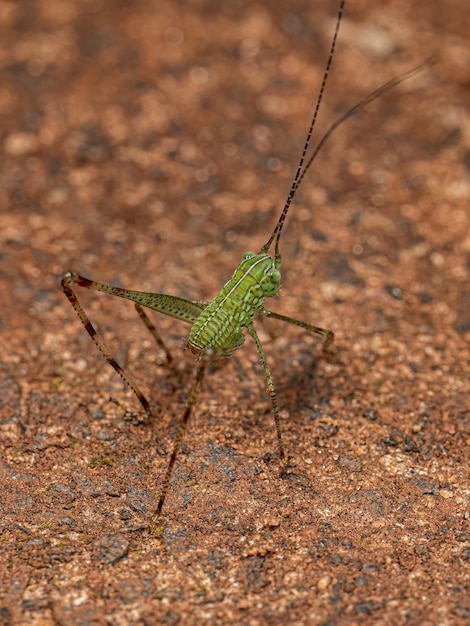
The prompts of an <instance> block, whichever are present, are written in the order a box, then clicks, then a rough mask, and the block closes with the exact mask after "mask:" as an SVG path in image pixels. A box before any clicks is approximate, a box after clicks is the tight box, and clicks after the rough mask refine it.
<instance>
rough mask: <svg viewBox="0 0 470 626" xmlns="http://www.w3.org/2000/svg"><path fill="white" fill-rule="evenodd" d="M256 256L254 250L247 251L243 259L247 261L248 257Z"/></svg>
mask: <svg viewBox="0 0 470 626" xmlns="http://www.w3.org/2000/svg"><path fill="white" fill-rule="evenodd" d="M254 256H255V253H254V252H245V254H244V255H243V260H244V261H246V260H247V259H252V258H253V257H254Z"/></svg>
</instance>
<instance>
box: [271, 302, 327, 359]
mask: <svg viewBox="0 0 470 626" xmlns="http://www.w3.org/2000/svg"><path fill="white" fill-rule="evenodd" d="M259 314H260V315H262V316H263V317H272V318H274V319H276V320H281V322H287V323H288V324H294V326H300V328H303V329H304V330H308V331H309V332H311V333H316V334H317V335H321V336H322V337H323V352H326V353H327V354H335V353H336V352H337V348H335V346H333V342H334V340H335V335H334V333H333V331H332V330H327V329H326V328H320V327H319V326H313V325H312V324H307V322H302V321H301V320H297V319H295V318H294V317H288V316H287V315H281V314H280V313H274V312H273V311H267V310H266V309H261V311H259Z"/></svg>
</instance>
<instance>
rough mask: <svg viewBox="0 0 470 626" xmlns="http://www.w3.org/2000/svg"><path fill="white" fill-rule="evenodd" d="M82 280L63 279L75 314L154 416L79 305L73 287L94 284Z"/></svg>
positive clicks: (69, 277)
mask: <svg viewBox="0 0 470 626" xmlns="http://www.w3.org/2000/svg"><path fill="white" fill-rule="evenodd" d="M80 279H81V277H80V276H79V275H78V274H72V273H70V272H68V273H67V274H65V275H64V277H63V278H62V289H63V290H64V293H65V295H66V296H67V298H68V299H69V301H70V304H71V305H72V306H73V308H74V309H75V312H76V313H77V315H78V317H79V318H80V320H81V322H82V324H83V326H84V327H85V329H86V331H87V333H88V334H89V335H90V337H91V338H92V339H93V341H94V343H95V345H96V346H97V348H98V350H99V351H100V352H101V354H102V355H103V356H104V357H105V359H106V360H107V361H108V363H109V364H110V365H111V367H112V368H113V369H114V370H116V372H117V373H118V374H119V376H121V378H122V379H123V380H124V382H125V383H126V384H127V385H128V386H129V387H130V388H131V389H132V391H133V392H134V393H135V395H136V396H137V398H138V399H139V402H140V403H141V405H142V406H143V408H144V411H145V413H146V415H147V416H151V415H152V411H151V408H150V404H149V402H148V400H147V398H146V397H145V396H144V394H143V393H142V392H141V390H140V389H139V386H138V385H137V383H136V382H135V381H134V379H133V378H132V376H131V375H130V374H128V373H127V372H126V371H125V370H124V369H123V368H122V367H121V366H120V365H119V363H118V362H117V361H116V359H115V358H114V357H113V355H112V354H111V352H110V351H109V350H108V348H107V347H106V345H105V344H104V342H103V341H102V339H101V338H100V336H99V335H98V333H97V332H96V330H95V329H94V327H93V325H92V323H91V322H90V320H89V318H88V316H87V314H86V313H85V311H84V310H83V308H82V306H81V305H80V303H79V301H78V299H77V296H76V295H75V293H74V292H73V290H72V287H71V285H74V284H77V285H80V286H81V287H88V283H89V282H92V281H89V280H88V279H84V281H83V282H82V281H81V280H80ZM85 281H86V282H85Z"/></svg>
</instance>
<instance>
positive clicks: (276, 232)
mask: <svg viewBox="0 0 470 626" xmlns="http://www.w3.org/2000/svg"><path fill="white" fill-rule="evenodd" d="M345 2H346V0H341V3H340V5H339V9H338V16H337V18H336V26H335V31H334V34H333V39H332V40H331V46H330V53H329V55H328V60H327V62H326V66H325V71H324V73H323V79H322V82H321V85H320V90H319V92H318V98H317V103H316V105H315V110H314V112H313V117H312V121H311V122H310V127H309V129H308V133H307V138H306V140H305V143H304V147H303V150H302V155H301V157H300V160H299V164H298V166H297V172H296V174H295V176H294V180H293V181H292V185H291V188H290V191H289V194H288V195H287V200H286V203H285V205H284V208H283V210H282V213H281V216H280V217H279V220H278V222H277V224H276V227H275V228H274V230H273V233H272V235H271V237H270V238H269V240H268V242H267V243H265V245H264V246H263V247H262V248H261V253H266V252H267V251H268V250H269V248H270V247H271V244H272V242H273V240H274V237H276V247H275V259H276V265H277V264H278V265H279V266H280V265H281V255H280V254H279V238H280V236H281V231H282V227H283V226H284V221H285V219H286V216H287V212H288V210H289V207H290V205H291V202H292V200H293V198H294V196H295V193H296V191H297V187H298V186H299V182H300V181H301V180H302V178H303V173H302V166H303V164H304V161H305V156H306V154H307V150H308V148H309V145H310V139H311V138H312V132H313V128H314V126H315V122H316V121H317V116H318V111H319V110H320V105H321V101H322V98H323V93H324V91H325V86H326V82H327V80H328V76H329V74H330V69H331V64H332V63H333V57H334V53H335V47H336V40H337V38H338V32H339V26H340V24H341V19H342V17H343V11H344V5H345Z"/></svg>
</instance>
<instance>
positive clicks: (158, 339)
mask: <svg viewBox="0 0 470 626" xmlns="http://www.w3.org/2000/svg"><path fill="white" fill-rule="evenodd" d="M135 310H136V311H137V313H138V315H139V317H140V319H141V320H142V321H143V323H144V324H145V326H146V327H147V328H148V329H149V331H150V333H151V334H152V337H153V338H154V339H155V342H156V344H157V345H158V346H159V347H160V348H161V349H162V350H163V352H164V353H165V357H166V362H167V363H168V365H169V364H170V363H171V362H172V357H171V354H170V351H169V350H168V348H167V347H166V345H165V343H164V341H163V339H162V338H161V337H160V335H159V333H158V331H157V329H156V328H155V325H154V324H153V322H152V321H151V319H150V318H149V316H148V315H147V313H146V312H145V311H144V309H143V308H142V306H141V305H140V304H139V303H138V302H136V303H135Z"/></svg>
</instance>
